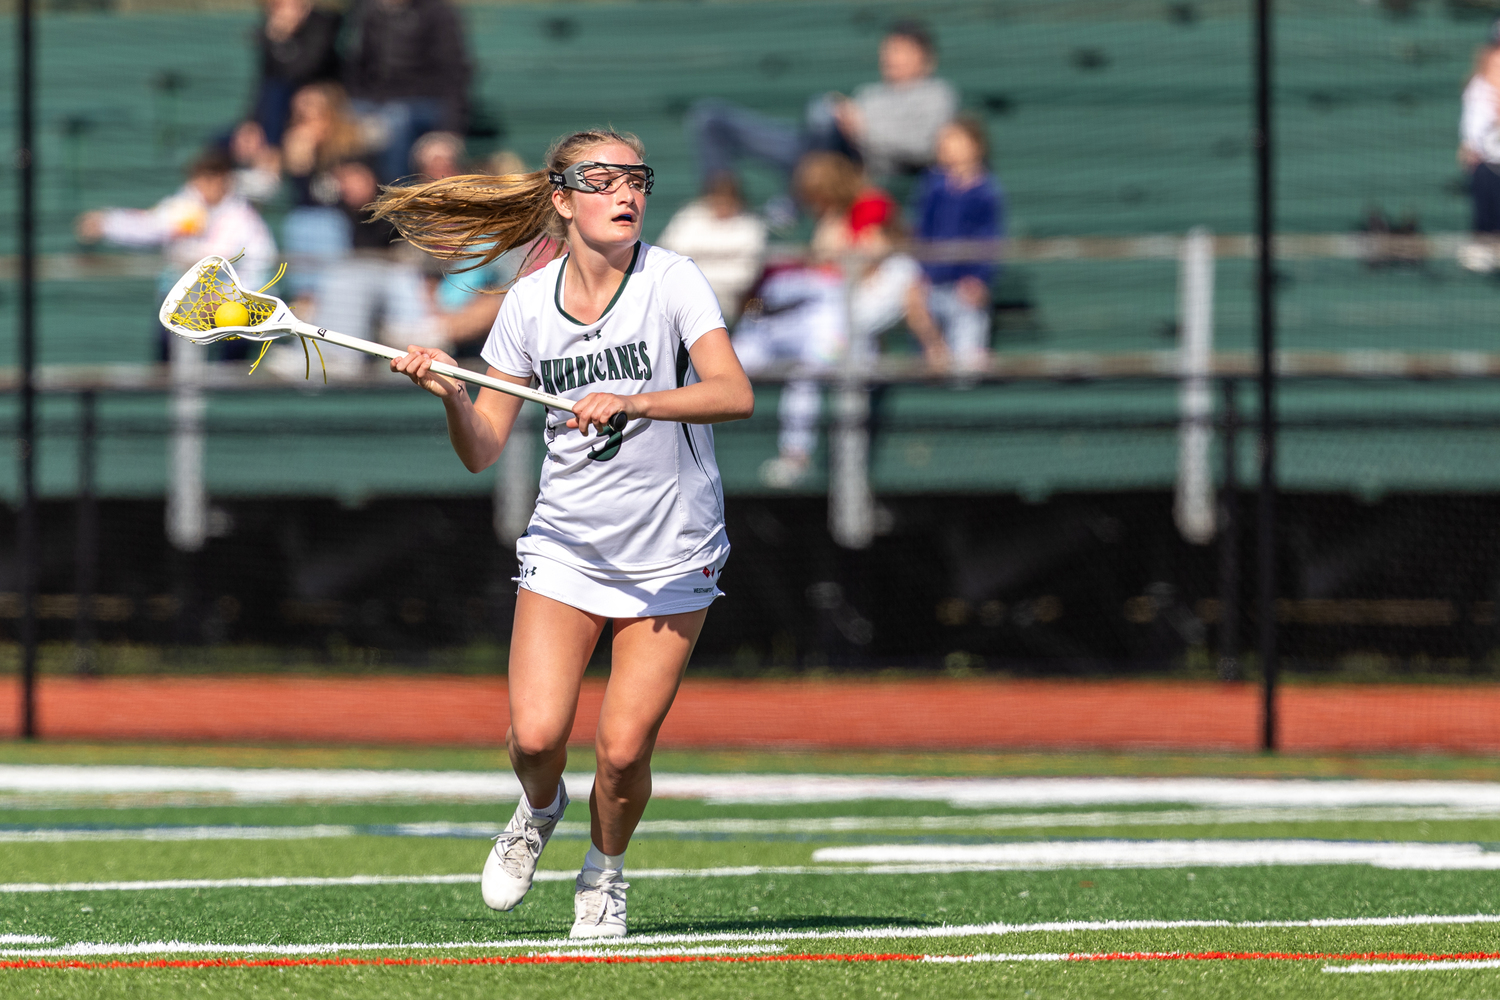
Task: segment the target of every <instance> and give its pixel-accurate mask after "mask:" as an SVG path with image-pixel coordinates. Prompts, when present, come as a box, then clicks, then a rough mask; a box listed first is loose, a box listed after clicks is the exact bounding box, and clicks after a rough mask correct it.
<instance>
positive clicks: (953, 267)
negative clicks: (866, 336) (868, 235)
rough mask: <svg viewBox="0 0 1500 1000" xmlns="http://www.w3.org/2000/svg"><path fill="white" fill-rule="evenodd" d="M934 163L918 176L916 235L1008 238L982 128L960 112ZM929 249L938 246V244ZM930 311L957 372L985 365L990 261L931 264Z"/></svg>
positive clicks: (941, 136)
mask: <svg viewBox="0 0 1500 1000" xmlns="http://www.w3.org/2000/svg"><path fill="white" fill-rule="evenodd" d="M937 163H938V165H937V166H936V167H935V168H933V169H932V170H929V171H928V172H927V173H925V174H924V175H923V176H922V182H921V186H920V187H919V188H918V191H917V197H916V217H917V224H916V236H917V239H919V240H922V241H924V242H927V243H933V244H939V245H940V244H941V243H942V242H943V241H946V240H974V241H983V240H998V239H999V238H1000V237H1002V236H1004V235H1005V195H1004V192H1003V191H1002V190H1001V188H1000V184H999V182H997V181H996V180H995V177H994V175H993V174H991V173H990V171H989V165H988V164H989V142H988V140H987V139H986V137H985V134H984V126H983V125H982V124H980V122H979V121H978V120H976V119H974V118H970V117H967V116H963V117H959V118H956V119H954V120H953V121H951V122H949V123H948V124H947V125H944V126H943V128H942V130H941V131H939V132H938V143H937ZM934 249H941V247H940V246H938V247H934ZM922 270H923V271H925V272H926V275H927V282H928V288H927V309H928V311H929V312H930V313H931V315H932V317H933V319H934V321H935V322H936V323H937V325H938V327H939V328H940V329H941V330H942V332H943V335H944V337H945V338H946V340H947V346H948V348H949V349H950V350H951V351H952V354H953V357H954V359H955V361H956V362H957V365H958V368H959V369H960V370H961V371H973V370H975V369H976V368H978V367H980V366H981V365H982V364H983V359H984V355H985V352H987V351H988V350H989V343H990V282H991V281H992V280H993V279H994V277H995V265H994V263H993V262H992V261H990V260H972V261H958V260H955V261H941V262H938V261H931V262H928V263H927V264H924V265H923V267H922Z"/></svg>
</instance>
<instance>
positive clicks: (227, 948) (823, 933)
mask: <svg viewBox="0 0 1500 1000" xmlns="http://www.w3.org/2000/svg"><path fill="white" fill-rule="evenodd" d="M1466 924H1500V914H1490V913H1474V914H1458V915H1446V914H1435V915H1423V916H1396V917H1330V918H1323V919H1316V920H1251V921H1238V922H1235V921H1228V920H1075V921H1054V922H1046V923H1034V924H1006V923H989V924H951V925H944V926H939V927H863V928H852V929H839V930H818V931H706V932H703V933H696V934H639V935H633V936H631V937H629V938H625V939H621V940H619V941H614V942H608V941H600V942H597V943H595V944H592V945H583V944H581V943H580V942H578V941H576V940H572V939H569V938H565V937H553V938H511V939H509V940H505V939H500V940H490V941H437V942H420V941H402V942H394V941H387V942H326V943H305V944H297V943H286V944H215V943H211V942H190V941H149V942H131V943H108V942H96V941H81V942H77V943H75V944H68V945H60V946H57V947H52V948H4V949H0V955H3V956H9V957H17V956H19V957H26V956H30V957H33V958H66V957H79V956H95V955H162V954H235V955H257V954H258V955H267V954H269V955H322V954H331V953H336V952H343V951H352V952H361V951H408V952H411V951H457V950H467V949H497V948H500V949H508V950H510V949H523V950H524V949H567V950H568V951H570V952H573V953H577V954H601V955H612V954H616V950H617V949H619V948H641V947H647V946H651V945H684V944H685V945H690V946H696V945H706V944H712V943H715V942H725V943H728V942H756V943H778V944H780V943H784V942H789V941H878V940H931V939H943V938H973V937H1003V936H1008V935H1013V934H1074V933H1079V932H1088V931H1142V930H1179V929H1185V928H1188V929H1191V928H1212V929H1227V930H1261V929H1267V928H1329V927H1423V926H1453V925H1466ZM672 953H673V954H680V953H681V952H678V951H676V950H673V951H672ZM1034 957H1035V956H1032V955H1016V956H994V957H985V956H960V957H957V958H954V957H944V956H934V960H942V961H953V960H960V959H962V960H968V961H1022V960H1026V959H1028V958H1034ZM1424 967H1425V966H1424ZM1331 968H1348V967H1345V966H1337V967H1331ZM1380 968H1381V969H1384V968H1385V966H1381V967H1380Z"/></svg>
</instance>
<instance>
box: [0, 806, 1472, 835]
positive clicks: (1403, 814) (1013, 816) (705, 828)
mask: <svg viewBox="0 0 1500 1000" xmlns="http://www.w3.org/2000/svg"><path fill="white" fill-rule="evenodd" d="M1496 819H1500V813H1497V812H1492V811H1486V810H1477V809H1456V808H1452V807H1449V806H1405V807H1387V806H1375V807H1356V808H1350V809H1307V808H1296V809H1174V810H1147V811H1131V812H1081V813H1080V812H1069V813H1061V812H1054V813H981V814H969V815H958V816H822V817H813V818H809V819H689V820H680V819H656V820H650V819H648V820H643V821H642V822H641V824H640V826H638V827H637V828H636V833H637V834H638V835H641V836H648V837H650V836H658V837H674V836H675V837H694V836H699V837H701V836H736V835H738V836H747V837H773V836H799V835H807V834H812V835H817V834H825V835H826V834H838V833H884V832H901V831H911V832H916V833H949V832H953V833H965V832H977V831H990V830H1031V829H1068V828H1085V829H1091V828H1101V827H1104V828H1107V827H1152V826H1226V825H1246V826H1254V825H1265V824H1273V823H1419V822H1425V823H1434V822H1459V821H1472V820H1496ZM502 829H504V824H502V823H449V822H440V821H439V822H431V823H392V824H373V825H362V826H355V825H342V826H340V825H331V824H330V825H319V826H158V827H107V828H73V827H44V828H31V827H11V828H9V829H6V828H3V827H0V843H18V844H24V843H65V842H68V841H112V840H151V841H155V840H162V841H177V840H311V839H321V838H330V837H361V836H367V837H464V838H475V839H482V838H486V837H493V836H495V835H496V834H497V833H499V832H500V831H501V830H502ZM588 833H589V825H588V824H587V823H583V822H568V821H564V822H562V823H559V824H558V826H557V831H556V833H555V834H554V836H558V837H585V836H588Z"/></svg>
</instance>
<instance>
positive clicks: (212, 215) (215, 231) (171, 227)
mask: <svg viewBox="0 0 1500 1000" xmlns="http://www.w3.org/2000/svg"><path fill="white" fill-rule="evenodd" d="M187 173H188V180H187V183H186V184H184V185H183V186H182V188H181V189H180V190H179V191H177V193H175V194H172V195H169V196H168V197H166V198H163V199H162V200H161V201H159V202H157V203H156V204H155V205H154V206H152V207H151V208H148V209H134V208H104V209H99V210H97V211H93V212H85V213H84V214H83V215H81V216H79V218H78V221H77V224H76V231H77V234H78V239H79V241H80V242H82V243H98V242H100V241H104V242H107V243H114V244H117V245H119V246H128V247H161V248H162V249H163V250H164V251H165V253H166V255H167V257H168V259H169V261H170V263H169V267H170V269H171V276H172V279H173V280H174V281H175V280H176V279H177V278H178V277H180V276H181V274H182V272H183V270H184V269H186V268H187V267H188V266H190V265H192V264H193V263H195V262H196V261H198V260H199V259H200V258H202V257H206V256H207V255H209V254H215V253H216V254H220V255H222V256H224V257H234V256H236V255H237V254H239V253H240V252H241V251H244V257H243V258H242V259H241V260H240V261H239V262H238V263H237V264H236V265H235V269H236V270H237V271H238V272H239V274H240V276H241V277H242V278H244V279H245V283H246V284H257V285H258V284H260V283H261V282H263V281H264V280H265V279H266V278H267V277H269V269H270V265H271V261H272V258H273V257H275V256H276V241H275V239H273V238H272V236H271V230H270V228H269V227H268V226H267V225H266V223H265V220H263V219H262V218H261V217H260V214H259V213H258V212H256V211H255V208H254V206H252V205H251V204H250V203H249V202H248V201H246V200H245V198H244V196H242V195H239V194H236V193H235V192H234V190H233V178H234V164H233V163H232V162H231V161H230V159H229V157H228V156H227V155H225V154H224V153H223V151H221V150H218V149H211V150H208V151H207V152H205V153H204V154H203V155H201V156H200V157H198V159H196V160H195V161H193V163H192V165H191V166H190V167H189V168H188V171H187Z"/></svg>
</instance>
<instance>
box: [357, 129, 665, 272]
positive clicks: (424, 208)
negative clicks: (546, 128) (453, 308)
mask: <svg viewBox="0 0 1500 1000" xmlns="http://www.w3.org/2000/svg"><path fill="white" fill-rule="evenodd" d="M609 143H623V144H624V145H626V146H629V147H630V148H631V149H633V150H635V152H636V155H638V156H639V157H640V158H641V159H642V160H644V159H645V158H646V147H645V146H644V145H643V144H642V143H641V140H639V139H637V138H636V137H635V136H633V135H631V134H630V133H629V132H616V131H614V130H613V129H590V130H588V131H585V132H574V133H572V134H571V135H566V136H563V137H562V138H560V139H558V140H557V141H555V142H554V143H552V146H551V148H550V149H548V150H547V157H546V164H547V166H546V168H545V169H542V170H536V171H532V172H531V173H529V174H503V175H500V176H490V175H488V174H462V175H459V176H457V177H445V178H443V179H442V180H440V181H427V182H425V183H419V184H393V185H391V186H389V187H386V188H384V189H383V190H382V191H381V194H380V197H379V198H377V199H375V204H374V215H373V217H374V218H376V219H388V220H390V222H391V223H392V224H393V225H394V226H395V227H396V230H397V231H398V232H399V233H400V234H401V235H402V237H404V238H405V239H406V241H407V242H408V243H410V244H411V245H412V246H414V247H418V248H419V249H422V250H425V251H426V252H427V253H430V254H432V255H433V256H434V257H437V258H438V259H439V260H449V261H455V262H459V263H464V264H467V265H468V267H467V268H464V270H471V269H473V268H476V267H483V266H484V265H486V264H488V263H490V262H491V261H493V260H494V259H495V258H497V257H499V256H500V255H501V254H503V253H506V252H507V251H510V250H514V249H516V248H517V247H524V246H527V245H530V246H531V251H530V252H529V253H528V255H527V260H526V262H525V264H524V265H523V267H522V271H523V273H524V271H525V270H527V269H529V268H530V266H531V265H532V264H533V263H535V261H534V260H533V259H532V258H533V256H535V255H540V254H542V253H546V252H548V251H549V250H552V251H555V250H556V249H557V247H558V246H559V245H560V244H561V243H562V242H563V241H564V240H565V239H566V238H567V232H568V227H567V223H566V221H565V220H564V219H563V217H562V216H561V215H558V214H557V208H556V207H555V206H554V205H553V204H552V183H551V182H550V181H548V180H547V171H548V170H562V169H563V168H564V167H567V166H570V165H572V164H574V163H577V162H578V161H579V160H582V159H585V155H584V154H585V153H587V152H588V151H589V150H590V149H592V148H594V147H596V146H603V145H607V144H609ZM542 237H549V239H542Z"/></svg>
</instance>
